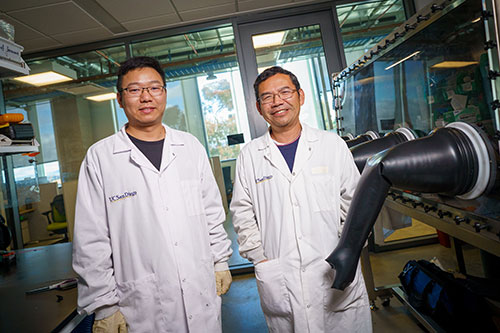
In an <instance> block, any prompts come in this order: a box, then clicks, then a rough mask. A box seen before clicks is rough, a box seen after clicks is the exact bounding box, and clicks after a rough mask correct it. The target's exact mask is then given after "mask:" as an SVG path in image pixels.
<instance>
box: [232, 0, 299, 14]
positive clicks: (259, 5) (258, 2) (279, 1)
mask: <svg viewBox="0 0 500 333" xmlns="http://www.w3.org/2000/svg"><path fill="white" fill-rule="evenodd" d="M291 3H293V1H292V0H248V1H238V10H239V11H240V12H244V11H249V10H262V9H264V8H269V7H273V6H278V5H284V4H291Z"/></svg>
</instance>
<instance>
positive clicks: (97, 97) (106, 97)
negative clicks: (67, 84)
mask: <svg viewBox="0 0 500 333" xmlns="http://www.w3.org/2000/svg"><path fill="white" fill-rule="evenodd" d="M85 98H86V99H89V100H91V101H94V102H103V101H109V100H111V99H115V98H116V93H112V92H111V93H106V94H100V95H93V96H87V97H85Z"/></svg>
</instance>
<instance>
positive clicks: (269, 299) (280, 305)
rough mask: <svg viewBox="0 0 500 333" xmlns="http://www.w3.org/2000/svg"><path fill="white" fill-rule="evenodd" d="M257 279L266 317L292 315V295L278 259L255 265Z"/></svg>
mask: <svg viewBox="0 0 500 333" xmlns="http://www.w3.org/2000/svg"><path fill="white" fill-rule="evenodd" d="M255 279H256V280H257V289H258V290H259V296H260V303H261V306H262V310H263V312H264V315H266V319H267V320H269V317H271V318H273V317H274V318H275V317H288V316H291V312H292V310H291V306H290V295H289V293H288V289H287V287H286V283H285V277H284V275H283V268H282V266H281V265H280V262H279V260H278V259H273V260H269V261H266V262H262V263H260V264H257V265H255Z"/></svg>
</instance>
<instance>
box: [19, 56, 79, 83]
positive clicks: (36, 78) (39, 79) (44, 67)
mask: <svg viewBox="0 0 500 333" xmlns="http://www.w3.org/2000/svg"><path fill="white" fill-rule="evenodd" d="M31 73H33V74H30V75H25V76H19V77H16V78H14V80H16V81H20V82H24V83H28V84H31V85H34V86H38V87H40V86H46V85H49V84H55V83H60V82H66V81H72V80H74V79H76V72H75V71H74V70H72V69H70V68H67V67H65V66H62V65H60V64H58V63H56V62H52V61H49V62H46V63H44V64H40V65H33V66H32V67H31Z"/></svg>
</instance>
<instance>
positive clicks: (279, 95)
mask: <svg viewBox="0 0 500 333" xmlns="http://www.w3.org/2000/svg"><path fill="white" fill-rule="evenodd" d="M288 89H289V88H285V89H283V90H288ZM283 90H282V91H283ZM290 90H291V91H292V94H291V95H290V97H286V98H283V97H281V91H278V92H277V93H266V94H264V95H272V98H271V100H270V101H269V102H263V101H262V96H260V97H259V98H258V99H257V100H258V101H259V103H260V104H262V105H269V104H272V103H274V96H276V95H278V97H279V98H280V99H281V100H282V101H286V100H289V99H290V98H292V96H293V93H295V92H298V91H299V90H298V89H290Z"/></svg>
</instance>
